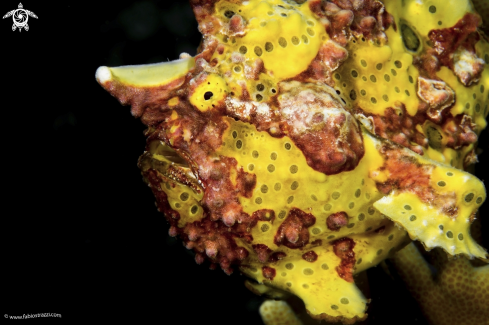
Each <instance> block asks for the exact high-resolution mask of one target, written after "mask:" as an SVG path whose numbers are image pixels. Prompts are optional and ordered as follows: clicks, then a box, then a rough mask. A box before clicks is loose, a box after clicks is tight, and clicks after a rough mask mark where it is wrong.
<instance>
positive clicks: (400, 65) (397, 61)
mask: <svg viewBox="0 0 489 325" xmlns="http://www.w3.org/2000/svg"><path fill="white" fill-rule="evenodd" d="M394 65H395V66H396V68H398V69H400V68H402V62H401V61H399V60H396V61H394Z"/></svg>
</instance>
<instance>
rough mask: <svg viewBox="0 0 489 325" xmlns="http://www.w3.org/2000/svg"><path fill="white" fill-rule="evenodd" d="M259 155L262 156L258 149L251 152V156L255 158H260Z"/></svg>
mask: <svg viewBox="0 0 489 325" xmlns="http://www.w3.org/2000/svg"><path fill="white" fill-rule="evenodd" d="M259 156H260V154H259V153H258V151H256V150H253V152H252V153H251V157H253V158H258V157H259Z"/></svg>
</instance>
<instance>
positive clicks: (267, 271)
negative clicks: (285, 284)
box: [261, 266, 277, 280]
mask: <svg viewBox="0 0 489 325" xmlns="http://www.w3.org/2000/svg"><path fill="white" fill-rule="evenodd" d="M261 272H262V274H263V276H264V277H265V278H267V279H268V280H273V278H274V277H275V275H276V274H277V271H276V270H275V269H274V268H273V267H269V266H264V267H262V268H261Z"/></svg>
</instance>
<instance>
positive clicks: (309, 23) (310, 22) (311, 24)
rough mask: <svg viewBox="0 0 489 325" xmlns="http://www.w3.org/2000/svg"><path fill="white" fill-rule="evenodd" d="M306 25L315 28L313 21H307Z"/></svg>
mask: <svg viewBox="0 0 489 325" xmlns="http://www.w3.org/2000/svg"><path fill="white" fill-rule="evenodd" d="M306 24H308V25H309V26H314V22H313V21H312V20H308V21H306Z"/></svg>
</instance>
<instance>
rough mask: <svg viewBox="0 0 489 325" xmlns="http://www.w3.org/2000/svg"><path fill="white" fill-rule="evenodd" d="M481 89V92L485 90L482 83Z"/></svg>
mask: <svg viewBox="0 0 489 325" xmlns="http://www.w3.org/2000/svg"><path fill="white" fill-rule="evenodd" d="M480 91H481V94H482V93H483V92H484V85H481V87H480Z"/></svg>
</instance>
